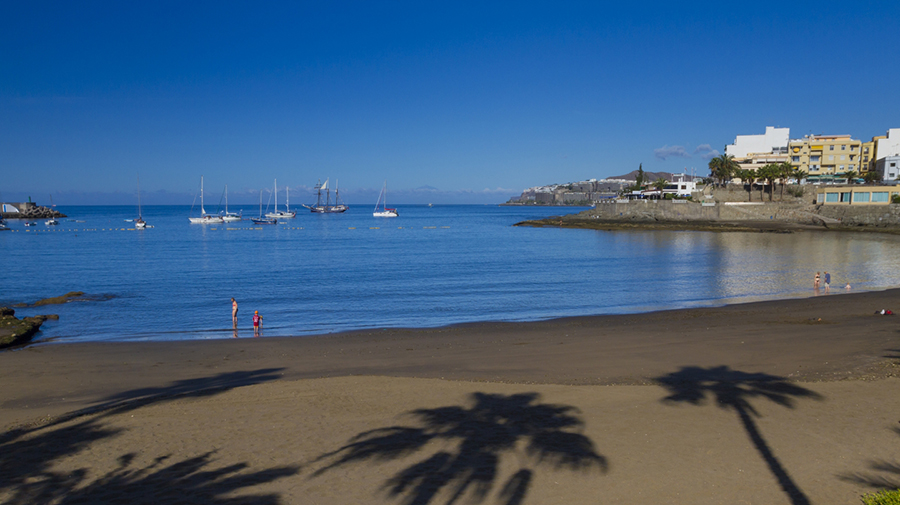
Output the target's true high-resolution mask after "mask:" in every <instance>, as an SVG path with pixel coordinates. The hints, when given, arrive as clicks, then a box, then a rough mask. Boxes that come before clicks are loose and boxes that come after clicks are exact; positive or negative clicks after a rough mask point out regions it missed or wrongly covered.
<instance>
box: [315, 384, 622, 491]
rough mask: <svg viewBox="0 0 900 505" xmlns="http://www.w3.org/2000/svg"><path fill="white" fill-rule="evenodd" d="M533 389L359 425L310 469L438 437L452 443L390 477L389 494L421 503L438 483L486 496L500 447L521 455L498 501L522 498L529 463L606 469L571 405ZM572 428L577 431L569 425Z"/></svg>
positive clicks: (530, 474) (409, 451) (388, 456)
mask: <svg viewBox="0 0 900 505" xmlns="http://www.w3.org/2000/svg"><path fill="white" fill-rule="evenodd" d="M539 399H540V396H539V395H538V394H537V393H523V394H515V395H500V394H487V393H473V394H472V395H471V397H470V400H471V406H468V407H466V406H448V407H440V408H436V409H418V410H414V411H412V412H410V413H409V415H411V416H412V417H413V418H415V419H416V420H417V421H418V423H417V425H416V426H390V427H386V428H379V429H376V430H371V431H366V432H363V433H360V434H358V435H356V436H355V437H353V438H352V439H350V441H349V443H348V444H347V445H345V446H343V447H341V448H339V449H337V450H335V451H333V452H330V453H326V454H323V455H322V456H320V457H319V458H317V459H316V460H315V463H319V464H322V463H324V464H325V466H324V467H322V468H320V469H318V470H317V471H316V472H315V473H314V474H313V475H312V477H316V476H319V475H322V474H323V473H325V472H327V471H329V470H332V469H334V468H337V467H340V466H344V465H347V464H350V463H358V462H364V461H371V462H373V463H376V462H378V461H384V460H393V459H399V458H404V457H407V456H412V455H414V454H415V453H417V452H419V451H424V450H425V447H426V444H429V443H432V442H436V441H439V442H443V443H444V444H447V447H452V450H436V451H432V453H431V454H430V455H428V456H427V457H425V459H422V460H420V461H418V462H417V463H415V464H413V465H412V466H410V467H408V468H406V469H404V470H401V471H400V472H399V473H397V474H396V475H394V476H393V477H392V478H391V479H389V480H388V481H387V482H386V483H385V485H384V489H386V490H387V492H388V494H389V496H391V497H393V498H401V499H402V500H403V503H405V504H408V505H426V504H428V503H431V502H432V500H436V499H437V495H438V493H440V492H441V491H442V490H445V492H447V493H449V494H448V496H449V498H448V499H447V502H446V503H448V504H452V503H457V502H459V501H460V500H461V499H462V498H464V497H466V495H469V496H468V497H469V498H470V500H471V501H472V502H475V503H483V502H484V501H485V500H486V499H487V498H488V496H489V495H490V493H491V490H492V489H493V487H494V484H495V482H496V480H497V479H498V478H499V476H498V472H499V469H498V466H499V463H500V459H501V457H502V456H504V455H509V456H511V457H512V458H514V461H518V462H519V466H520V468H519V470H518V471H517V472H515V473H514V474H513V475H512V476H511V477H510V478H509V479H508V480H506V482H505V483H504V484H503V486H502V487H501V488H500V490H499V493H498V496H497V501H498V502H499V503H503V504H505V505H517V504H521V503H522V502H523V500H524V499H525V496H526V494H527V493H528V488H529V485H530V484H531V482H532V480H533V478H534V470H533V469H532V466H539V465H542V464H547V465H550V466H552V467H554V468H557V469H568V470H581V471H586V470H589V469H593V468H596V469H599V470H600V471H601V472H605V471H606V469H607V462H606V458H604V457H603V456H601V455H599V454H597V452H596V451H595V450H594V444H593V442H591V440H590V439H589V438H588V437H586V436H584V435H582V434H581V433H579V432H578V431H580V430H581V429H582V428H583V426H584V422H583V421H582V420H581V419H580V418H579V417H578V416H577V414H578V410H577V409H576V408H575V407H571V406H566V405H552V404H547V403H538V401H539ZM572 430H575V431H572Z"/></svg>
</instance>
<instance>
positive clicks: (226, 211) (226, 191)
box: [225, 184, 228, 216]
mask: <svg viewBox="0 0 900 505" xmlns="http://www.w3.org/2000/svg"><path fill="white" fill-rule="evenodd" d="M225 215H226V216H227V215H228V184H226V185H225Z"/></svg>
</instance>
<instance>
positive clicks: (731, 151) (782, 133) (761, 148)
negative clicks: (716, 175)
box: [725, 126, 900, 160]
mask: <svg viewBox="0 0 900 505" xmlns="http://www.w3.org/2000/svg"><path fill="white" fill-rule="evenodd" d="M898 136H900V134H898ZM790 139H791V129H790V128H775V127H774V126H766V133H764V134H762V135H738V136H737V137H735V139H734V144H731V145H728V146H725V154H728V155H731V156H734V159H736V160H743V159H746V158H748V157H749V155H750V154H752V153H778V154H781V153H787V149H788V142H790Z"/></svg>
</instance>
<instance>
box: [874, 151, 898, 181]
mask: <svg viewBox="0 0 900 505" xmlns="http://www.w3.org/2000/svg"><path fill="white" fill-rule="evenodd" d="M879 154H880V153H879ZM875 171H876V172H878V174H879V175H881V180H883V181H896V180H898V179H900V155H893V156H885V157H884V158H878V161H876V162H875Z"/></svg>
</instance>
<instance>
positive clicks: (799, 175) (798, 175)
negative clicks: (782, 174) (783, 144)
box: [791, 168, 809, 184]
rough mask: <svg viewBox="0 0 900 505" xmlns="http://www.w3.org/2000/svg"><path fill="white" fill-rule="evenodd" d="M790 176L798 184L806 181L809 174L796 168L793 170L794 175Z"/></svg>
mask: <svg viewBox="0 0 900 505" xmlns="http://www.w3.org/2000/svg"><path fill="white" fill-rule="evenodd" d="M791 176H792V177H794V178H796V179H797V184H800V181H802V180H803V179H806V178H807V177H808V176H809V172H807V171H806V170H801V169H799V168H798V169H796V170H794V173H792V174H791Z"/></svg>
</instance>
